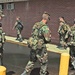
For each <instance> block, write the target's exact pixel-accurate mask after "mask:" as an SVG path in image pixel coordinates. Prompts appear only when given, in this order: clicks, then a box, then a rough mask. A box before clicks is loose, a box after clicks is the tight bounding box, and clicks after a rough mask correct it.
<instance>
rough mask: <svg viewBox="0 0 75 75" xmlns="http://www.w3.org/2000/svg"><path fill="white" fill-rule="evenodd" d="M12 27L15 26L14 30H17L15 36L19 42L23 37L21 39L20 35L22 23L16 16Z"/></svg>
mask: <svg viewBox="0 0 75 75" xmlns="http://www.w3.org/2000/svg"><path fill="white" fill-rule="evenodd" d="M14 28H15V29H16V31H17V38H16V40H19V41H20V42H22V41H23V39H22V36H21V32H22V30H23V25H22V23H21V21H20V17H17V18H16V23H15V25H14V27H13V29H14Z"/></svg>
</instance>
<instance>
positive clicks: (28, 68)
mask: <svg viewBox="0 0 75 75" xmlns="http://www.w3.org/2000/svg"><path fill="white" fill-rule="evenodd" d="M33 66H34V62H33V61H29V62H28V64H27V65H26V67H25V71H24V72H23V73H22V74H21V75H27V74H28V73H29V72H30V71H31V70H32V68H33Z"/></svg>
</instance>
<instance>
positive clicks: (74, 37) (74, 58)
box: [68, 25, 75, 69]
mask: <svg viewBox="0 0 75 75" xmlns="http://www.w3.org/2000/svg"><path fill="white" fill-rule="evenodd" d="M70 36H71V40H70V42H68V46H69V47H70V56H71V59H70V64H72V66H71V67H72V68H71V69H73V68H74V69H75V25H74V26H72V27H71V32H70Z"/></svg>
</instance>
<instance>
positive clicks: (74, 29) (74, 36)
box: [68, 26, 75, 46]
mask: <svg viewBox="0 0 75 75" xmlns="http://www.w3.org/2000/svg"><path fill="white" fill-rule="evenodd" d="M70 37H71V38H70V42H68V45H72V46H75V26H72V27H71V32H70Z"/></svg>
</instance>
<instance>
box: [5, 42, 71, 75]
mask: <svg viewBox="0 0 75 75" xmlns="http://www.w3.org/2000/svg"><path fill="white" fill-rule="evenodd" d="M4 48H5V50H4V66H5V67H6V68H7V75H20V74H21V73H22V72H23V71H24V67H25V65H26V64H27V62H28V60H29V51H30V49H29V48H27V47H24V46H19V45H15V44H10V43H5V45H4ZM48 59H49V61H48V72H49V75H58V74H59V72H58V71H59V64H60V63H59V61H60V60H59V59H60V54H56V53H52V52H49V57H48ZM39 67H40V65H39V62H37V63H35V66H34V69H33V71H32V73H31V74H30V75H38V71H39ZM65 69H66V68H65ZM70 75H71V74H70Z"/></svg>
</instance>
